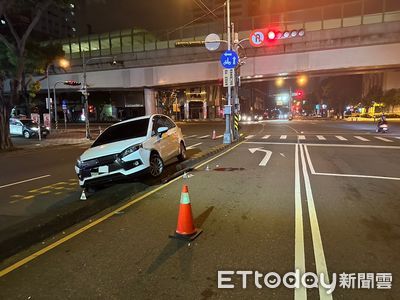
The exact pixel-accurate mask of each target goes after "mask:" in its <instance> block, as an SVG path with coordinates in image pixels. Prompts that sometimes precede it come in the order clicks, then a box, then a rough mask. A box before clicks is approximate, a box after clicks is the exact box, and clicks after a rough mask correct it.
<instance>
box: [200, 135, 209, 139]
mask: <svg viewBox="0 0 400 300" xmlns="http://www.w3.org/2000/svg"><path fill="white" fill-rule="evenodd" d="M208 137H210V135H209V134H207V135H203V136H201V137H199V139H205V138H208Z"/></svg>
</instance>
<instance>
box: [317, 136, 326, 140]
mask: <svg viewBox="0 0 400 300" xmlns="http://www.w3.org/2000/svg"><path fill="white" fill-rule="evenodd" d="M317 138H318V139H319V140H320V141H326V138H325V137H324V136H323V135H317Z"/></svg>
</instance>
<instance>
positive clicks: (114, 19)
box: [77, 0, 351, 35]
mask: <svg viewBox="0 0 400 300" xmlns="http://www.w3.org/2000/svg"><path fill="white" fill-rule="evenodd" d="M202 1H203V2H205V3H207V0H202ZM259 1H261V2H266V3H267V7H268V12H265V13H276V12H281V11H288V10H297V9H304V8H309V7H317V6H321V5H326V4H337V3H340V2H350V1H351V0H334V1H333V0H303V1H297V0H259ZM192 7H196V4H195V2H194V0H78V1H77V17H78V34H80V35H85V34H87V33H88V26H87V24H90V26H91V32H92V33H104V32H108V31H117V30H121V29H129V28H133V27H141V28H145V29H148V30H149V31H158V30H166V29H173V28H176V27H179V26H181V25H183V24H185V23H187V22H189V21H191V20H193V16H192V13H191V11H192ZM212 8H213V7H210V9H212Z"/></svg>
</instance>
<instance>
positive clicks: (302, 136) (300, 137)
mask: <svg viewBox="0 0 400 300" xmlns="http://www.w3.org/2000/svg"><path fill="white" fill-rule="evenodd" d="M297 137H298V138H299V140H305V139H306V137H305V136H304V135H299V136H297Z"/></svg>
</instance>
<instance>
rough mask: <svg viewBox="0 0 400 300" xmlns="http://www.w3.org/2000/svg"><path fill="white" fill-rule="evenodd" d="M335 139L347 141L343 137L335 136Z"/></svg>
mask: <svg viewBox="0 0 400 300" xmlns="http://www.w3.org/2000/svg"><path fill="white" fill-rule="evenodd" d="M335 137H336V138H337V139H338V140H341V141H347V139H346V138H344V137H342V136H341V135H335Z"/></svg>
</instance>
